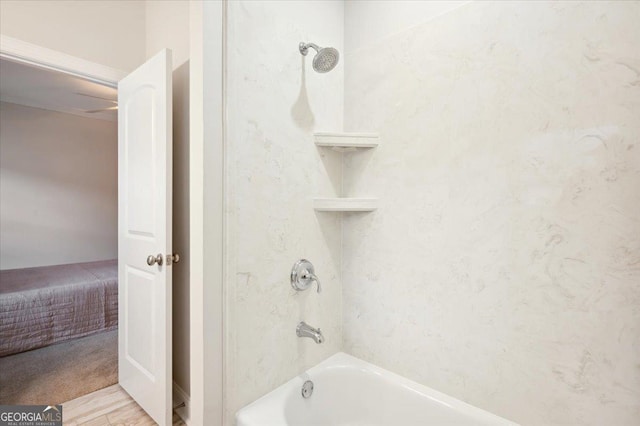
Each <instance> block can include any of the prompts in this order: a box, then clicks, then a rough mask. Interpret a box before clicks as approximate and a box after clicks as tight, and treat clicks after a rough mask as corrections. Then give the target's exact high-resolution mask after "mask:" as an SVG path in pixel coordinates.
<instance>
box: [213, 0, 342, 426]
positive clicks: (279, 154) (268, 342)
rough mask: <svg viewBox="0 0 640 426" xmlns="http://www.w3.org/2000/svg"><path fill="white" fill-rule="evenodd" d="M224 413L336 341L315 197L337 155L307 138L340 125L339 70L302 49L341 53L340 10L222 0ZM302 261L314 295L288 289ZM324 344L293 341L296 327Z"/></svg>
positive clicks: (335, 260) (331, 236)
mask: <svg viewBox="0 0 640 426" xmlns="http://www.w3.org/2000/svg"><path fill="white" fill-rule="evenodd" d="M227 14H228V31H227V33H228V40H227V46H228V51H227V61H228V62H227V81H228V83H227V137H226V140H227V142H226V147H225V149H226V159H225V162H226V167H227V171H226V176H227V182H226V185H225V187H226V193H227V195H226V197H227V200H226V204H227V211H226V232H227V237H226V248H227V259H226V262H225V264H226V277H227V279H226V283H225V298H226V301H225V309H226V313H225V321H226V325H225V329H226V334H225V339H226V342H225V348H226V349H225V358H226V359H225V366H226V367H225V370H226V375H227V376H226V378H225V397H226V401H225V406H226V419H227V423H231V422H232V420H233V415H234V413H235V411H237V410H238V409H239V408H241V407H242V406H244V405H246V404H248V403H250V402H252V401H253V400H255V399H257V398H258V397H260V396H262V395H264V394H266V393H267V392H269V391H271V390H273V389H274V388H276V387H277V386H279V385H280V384H282V383H284V382H286V381H288V380H289V379H291V378H293V377H295V376H296V375H297V374H299V373H301V372H302V371H304V370H306V369H307V368H309V367H310V366H312V365H315V364H316V363H318V362H319V361H321V360H323V359H325V358H326V357H328V356H330V355H332V354H334V353H335V352H337V351H338V350H340V348H341V345H342V331H341V329H342V326H341V317H342V302H341V299H342V290H341V286H340V261H341V222H340V217H339V215H337V214H326V213H322V214H316V213H315V212H314V210H313V206H312V199H313V197H314V196H318V195H320V196H335V195H336V194H337V193H338V191H339V185H340V173H341V161H340V156H339V154H336V153H333V152H332V151H326V150H322V149H317V148H316V147H315V145H314V144H313V138H312V132H314V131H335V130H341V129H342V119H343V95H344V87H343V83H344V81H343V76H344V73H343V66H342V64H340V65H338V67H337V68H336V69H334V70H333V71H331V72H330V73H327V74H318V73H316V72H314V71H313V69H312V67H311V60H312V58H313V53H314V52H310V54H309V56H307V57H306V58H305V57H303V56H302V55H301V54H300V53H299V51H298V43H299V42H301V41H313V42H315V43H317V44H318V45H321V46H326V45H328V46H333V47H336V48H337V49H340V50H342V48H343V4H342V2H334V1H315V2H314V1H311V2H310V1H283V2H277V1H268V2H262V1H232V2H229V3H228V10H227ZM299 258H307V259H309V260H311V261H312V262H313V263H314V265H315V267H316V273H317V275H318V276H319V277H320V279H321V280H322V284H323V292H322V293H320V294H317V293H316V292H315V290H308V291H305V292H300V293H297V292H296V291H295V290H293V289H292V287H291V285H290V282H289V274H290V271H291V267H292V265H293V263H294V262H295V261H296V260H297V259H299ZM301 320H305V321H307V322H308V323H309V324H311V325H313V326H315V327H320V328H321V329H322V331H323V333H324V336H325V339H326V340H325V342H324V343H323V344H321V345H317V344H315V343H314V342H313V341H312V340H310V339H300V338H298V337H296V334H295V328H296V325H297V324H298V322H299V321H301Z"/></svg>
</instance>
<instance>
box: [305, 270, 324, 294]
mask: <svg viewBox="0 0 640 426" xmlns="http://www.w3.org/2000/svg"><path fill="white" fill-rule="evenodd" d="M301 278H302V279H303V280H311V281H315V282H316V284H317V285H318V293H320V292H321V291H322V286H321V285H320V280H319V279H318V277H316V274H313V273H311V272H309V271H303V272H302V277H301Z"/></svg>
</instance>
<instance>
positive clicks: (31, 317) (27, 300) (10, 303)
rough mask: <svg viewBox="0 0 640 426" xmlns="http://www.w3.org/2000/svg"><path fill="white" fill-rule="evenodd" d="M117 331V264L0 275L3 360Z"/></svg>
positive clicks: (90, 264) (38, 269)
mask: <svg viewBox="0 0 640 426" xmlns="http://www.w3.org/2000/svg"><path fill="white" fill-rule="evenodd" d="M117 328H118V261H117V260H105V261H99V262H89V263H74V264H70V265H55V266H43V267H37V268H25V269H9V270H5V271H0V356H6V355H11V354H14V353H18V352H23V351H27V350H30V349H36V348H40V347H43V346H47V345H51V344H53V343H58V342H62V341H65V340H69V339H75V338H78V337H82V336H87V335H89V334H93V333H96V332H98V331H109V330H115V329H117Z"/></svg>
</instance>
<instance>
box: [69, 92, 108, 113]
mask: <svg viewBox="0 0 640 426" xmlns="http://www.w3.org/2000/svg"><path fill="white" fill-rule="evenodd" d="M75 93H76V95H80V96H86V97H88V98H95V99H102V100H103V101H107V102H111V103H112V104H113V106H110V107H107V108H99V109H90V110H84V112H86V113H88V114H95V113H98V112H103V111H115V110H117V109H118V101H116V100H113V99H109V98H103V97H100V96H94V95H87V94H86V93H80V92H75Z"/></svg>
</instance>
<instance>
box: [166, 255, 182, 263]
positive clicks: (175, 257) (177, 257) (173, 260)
mask: <svg viewBox="0 0 640 426" xmlns="http://www.w3.org/2000/svg"><path fill="white" fill-rule="evenodd" d="M179 262H180V255H179V254H178V253H173V254H168V255H167V265H171V264H172V263H179Z"/></svg>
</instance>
